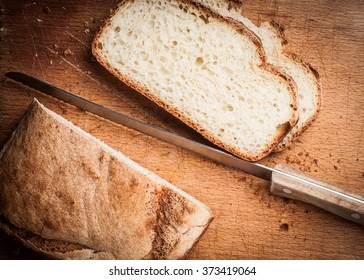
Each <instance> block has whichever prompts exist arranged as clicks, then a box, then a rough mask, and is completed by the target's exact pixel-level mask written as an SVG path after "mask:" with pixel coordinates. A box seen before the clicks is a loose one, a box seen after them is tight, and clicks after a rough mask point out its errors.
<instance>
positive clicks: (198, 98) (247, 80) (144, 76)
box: [93, 0, 297, 160]
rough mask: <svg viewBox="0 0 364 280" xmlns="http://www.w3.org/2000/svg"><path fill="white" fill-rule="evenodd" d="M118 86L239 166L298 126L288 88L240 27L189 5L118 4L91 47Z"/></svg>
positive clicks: (292, 93) (256, 42) (174, 2)
mask: <svg viewBox="0 0 364 280" xmlns="http://www.w3.org/2000/svg"><path fill="white" fill-rule="evenodd" d="M93 54H94V56H95V57H96V58H97V60H98V61H99V62H100V63H101V64H102V65H103V66H105V67H106V68H107V69H108V70H109V71H110V72H111V73H113V74H114V75H115V76H117V77H118V78H120V80H122V81H123V82H125V83H126V84H128V85H129V86H131V87H133V88H134V89H136V90H138V91H139V92H141V93H142V94H144V95H145V96H147V97H148V98H150V99H151V100H153V101H155V102H156V103H157V104H159V105H160V106H162V107H163V108H165V109H166V110H168V111H169V112H171V113H172V114H174V115H175V116H176V117H178V118H180V119H181V120H182V121H184V122H185V123H186V124H188V125H189V126H191V127H193V128H194V129H196V130H197V131H198V132H200V133H201V134H202V135H204V136H205V137H206V138H208V139H209V140H210V141H212V142H213V143H215V144H216V145H218V146H220V147H222V148H224V149H225V150H228V151H230V152H231V153H233V154H235V155H237V156H240V157H242V158H244V159H246V160H259V159H261V158H262V157H264V156H266V155H267V154H269V153H270V152H271V151H272V150H273V149H274V147H275V146H276V145H277V144H278V143H279V142H280V140H281V139H282V138H283V137H284V135H285V134H286V133H287V132H288V131H289V130H290V129H291V127H292V126H294V125H295V124H296V122H297V113H296V109H297V108H296V107H297V104H296V96H295V91H294V86H293V84H292V83H291V81H290V80H289V78H288V77H286V76H284V75H283V74H281V73H280V72H279V71H278V70H276V69H275V68H273V67H271V66H270V65H269V64H267V63H266V58H265V55H264V50H263V48H262V45H261V42H260V40H259V39H258V38H257V37H256V36H255V35H254V34H253V33H252V32H251V31H250V30H249V29H247V28H246V27H245V26H243V25H241V24H239V23H237V22H234V21H232V20H227V19H225V18H223V17H221V16H219V15H217V14H216V13H214V12H212V11H211V10H209V9H206V7H204V6H202V5H201V4H197V3H195V2H192V1H177V0H170V1H157V0H149V1H141V0H135V1H129V0H126V1H123V2H122V3H121V4H120V5H119V7H118V9H117V10H116V11H115V12H114V13H113V14H112V16H111V17H110V18H109V19H108V20H106V21H105V24H104V25H103V26H102V27H101V29H100V31H99V33H98V34H97V35H96V37H95V39H94V42H93Z"/></svg>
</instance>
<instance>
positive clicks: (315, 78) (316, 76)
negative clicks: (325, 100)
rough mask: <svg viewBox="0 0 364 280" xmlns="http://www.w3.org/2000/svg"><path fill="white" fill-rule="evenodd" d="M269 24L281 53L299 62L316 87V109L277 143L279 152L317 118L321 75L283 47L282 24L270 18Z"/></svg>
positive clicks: (319, 105)
mask: <svg viewBox="0 0 364 280" xmlns="http://www.w3.org/2000/svg"><path fill="white" fill-rule="evenodd" d="M270 25H271V26H272V27H273V28H274V29H275V30H276V32H277V34H278V35H279V37H280V38H281V43H282V47H283V54H284V55H285V56H286V57H288V58H289V59H291V60H292V61H294V62H296V63H297V64H299V65H300V66H301V67H302V68H304V69H305V70H306V71H307V72H308V73H309V74H310V75H311V76H312V80H313V81H315V86H316V89H317V102H316V110H315V113H314V114H312V115H311V117H310V118H308V119H307V120H306V121H305V122H304V123H303V124H301V126H300V127H299V128H298V130H297V131H296V132H294V133H292V134H291V135H289V138H288V139H285V140H286V141H284V143H283V142H282V143H280V144H278V145H277V146H276V147H275V149H274V152H280V151H283V150H284V149H285V148H287V147H288V146H290V145H291V144H292V143H293V142H294V141H295V140H296V139H297V138H298V136H300V135H301V134H302V133H303V132H304V131H305V130H306V129H307V128H308V127H309V126H310V125H311V124H312V123H313V122H314V120H315V119H316V118H317V116H318V114H319V113H320V110H321V102H322V84H321V76H320V74H319V72H318V71H317V70H316V69H315V68H314V67H313V66H312V65H311V64H310V63H308V62H306V61H304V60H303V59H302V58H300V57H299V56H298V55H297V54H296V53H293V52H289V51H287V50H286V49H285V45H286V44H288V41H287V39H286V36H285V34H284V30H285V28H284V26H283V25H282V24H280V23H278V22H277V21H275V20H274V19H273V20H271V22H270Z"/></svg>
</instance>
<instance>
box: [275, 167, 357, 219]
mask: <svg viewBox="0 0 364 280" xmlns="http://www.w3.org/2000/svg"><path fill="white" fill-rule="evenodd" d="M275 169H276V170H278V172H273V174H272V180H271V186H270V190H271V192H272V193H274V194H276V195H279V196H283V197H288V198H292V199H297V200H301V201H305V202H308V203H310V204H313V205H316V206H318V207H320V208H323V209H325V210H327V211H330V212H331V213H334V214H336V215H338V216H341V217H343V218H346V219H348V220H350V221H353V222H356V223H359V224H362V225H364V197H363V195H362V194H352V193H348V191H346V190H345V188H344V187H340V186H338V185H335V184H332V183H330V182H327V181H324V180H322V179H318V178H315V177H314V176H311V175H308V174H306V173H304V172H301V171H298V170H295V169H293V168H292V167H289V166H286V165H283V164H279V165H277V166H276V167H275ZM279 171H283V172H284V173H285V174H283V173H281V172H279ZM287 175H288V176H287ZM292 175H293V176H292Z"/></svg>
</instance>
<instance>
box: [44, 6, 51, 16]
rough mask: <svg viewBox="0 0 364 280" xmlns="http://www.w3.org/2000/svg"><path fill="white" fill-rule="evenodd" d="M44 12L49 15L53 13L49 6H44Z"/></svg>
mask: <svg viewBox="0 0 364 280" xmlns="http://www.w3.org/2000/svg"><path fill="white" fill-rule="evenodd" d="M43 13H45V14H47V15H49V14H50V13H51V9H50V8H49V7H44V8H43Z"/></svg>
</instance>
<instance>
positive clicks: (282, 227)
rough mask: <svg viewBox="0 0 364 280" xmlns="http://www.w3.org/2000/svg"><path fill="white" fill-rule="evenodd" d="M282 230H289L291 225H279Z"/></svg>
mask: <svg viewBox="0 0 364 280" xmlns="http://www.w3.org/2000/svg"><path fill="white" fill-rule="evenodd" d="M279 228H280V230H282V231H288V229H289V225H288V224H287V223H283V224H281V225H280V226H279Z"/></svg>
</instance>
